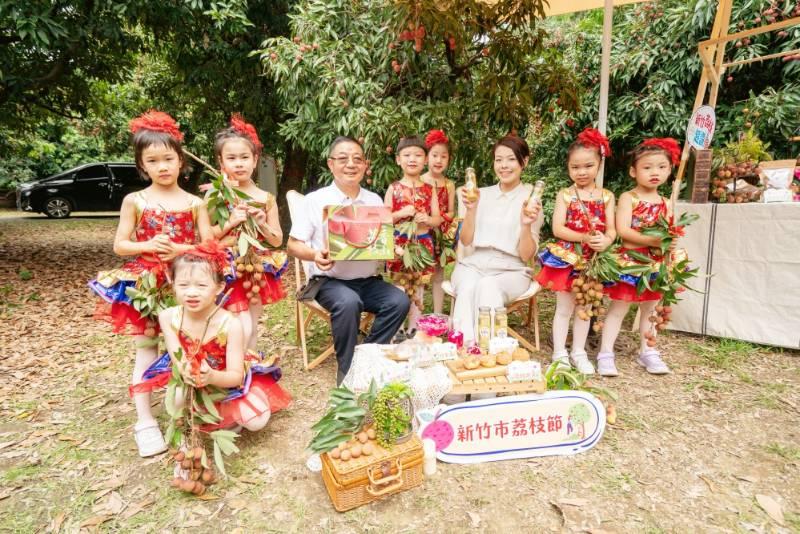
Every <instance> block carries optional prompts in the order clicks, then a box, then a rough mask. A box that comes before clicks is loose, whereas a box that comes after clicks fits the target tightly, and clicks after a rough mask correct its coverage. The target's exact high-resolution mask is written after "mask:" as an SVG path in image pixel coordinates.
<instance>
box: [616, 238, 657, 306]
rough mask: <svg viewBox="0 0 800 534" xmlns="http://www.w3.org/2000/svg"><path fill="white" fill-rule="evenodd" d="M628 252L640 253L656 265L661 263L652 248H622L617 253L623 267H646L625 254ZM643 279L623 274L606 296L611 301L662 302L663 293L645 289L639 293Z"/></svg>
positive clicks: (638, 276)
mask: <svg viewBox="0 0 800 534" xmlns="http://www.w3.org/2000/svg"><path fill="white" fill-rule="evenodd" d="M628 250H633V251H635V252H638V253H639V254H643V255H645V256H647V257H649V258H651V259H652V261H653V262H655V264H656V268H657V262H660V261H661V258H660V257H656V256H654V255H653V253H652V251H651V249H650V247H637V248H633V249H627V248H624V247H620V248H619V249H618V250H617V253H618V254H619V256H620V259H621V262H624V263H623V266H625V265H646V264H644V263H642V262H640V261H637V260H635V259H633V258H631V257H630V256H627V255H626V254H625V253H626V252H627V251H628ZM640 279H641V276H640V275H630V274H623V275H622V276H621V277H620V279H619V280H618V281H617V282H616V283H615V284H614V285H612V286H609V287H607V288H606V290H605V294H606V295H608V297H609V298H610V299H611V300H621V301H624V302H648V301H652V300H661V293H658V292H656V291H650V290H649V289H645V290H644V291H642V292H641V293H638V292H637V290H636V288H637V287H638V285H639V281H640Z"/></svg>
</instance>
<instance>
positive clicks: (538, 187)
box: [525, 180, 544, 211]
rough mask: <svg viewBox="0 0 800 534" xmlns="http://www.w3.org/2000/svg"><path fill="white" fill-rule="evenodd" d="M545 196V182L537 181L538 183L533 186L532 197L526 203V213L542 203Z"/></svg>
mask: <svg viewBox="0 0 800 534" xmlns="http://www.w3.org/2000/svg"><path fill="white" fill-rule="evenodd" d="M543 194H544V180H536V183H535V184H534V185H533V191H531V196H530V197H529V198H528V201H527V202H526V203H525V211H530V210H532V209H533V207H534V206H535V205H536V203H537V202H541V201H542V195H543Z"/></svg>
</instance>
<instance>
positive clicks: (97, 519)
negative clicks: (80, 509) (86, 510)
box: [81, 515, 111, 528]
mask: <svg viewBox="0 0 800 534" xmlns="http://www.w3.org/2000/svg"><path fill="white" fill-rule="evenodd" d="M109 519H111V516H110V515H95V516H92V517H90V518H89V519H87V520H85V521H84V522H83V523H81V528H84V527H96V526H97V525H102V524H103V523H105V522H106V521H108V520H109Z"/></svg>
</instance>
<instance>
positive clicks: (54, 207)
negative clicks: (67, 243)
mask: <svg viewBox="0 0 800 534" xmlns="http://www.w3.org/2000/svg"><path fill="white" fill-rule="evenodd" d="M148 185H150V182H149V181H148V180H144V179H143V178H142V177H141V176H140V175H139V171H137V170H136V166H135V165H134V164H133V163H89V164H86V165H81V166H80V167H75V168H74V169H70V170H68V171H65V172H62V173H59V174H56V175H54V176H50V177H48V178H44V179H42V180H37V181H34V182H28V183H25V184H22V185H20V186H19V187H17V208H18V209H20V210H23V211H36V212H40V213H44V214H46V215H47V216H48V217H53V218H56V219H61V218H64V217H69V214H70V213H71V212H73V211H115V210H119V209H120V206H122V199H123V198H125V195H127V194H128V193H132V192H134V191H138V190H140V189H144V188H145V187H147V186H148Z"/></svg>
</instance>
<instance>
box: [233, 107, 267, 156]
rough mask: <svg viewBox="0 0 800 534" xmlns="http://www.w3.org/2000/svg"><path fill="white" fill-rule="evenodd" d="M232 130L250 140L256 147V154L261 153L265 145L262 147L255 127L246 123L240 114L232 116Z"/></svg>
mask: <svg viewBox="0 0 800 534" xmlns="http://www.w3.org/2000/svg"><path fill="white" fill-rule="evenodd" d="M231 128H233V129H234V130H236V131H237V132H239V133H240V134H242V135H243V136H245V137H246V138H248V139H249V140H250V142H251V143H253V145H254V146H255V147H256V152H261V149H262V148H263V147H264V145H262V144H261V141H260V140H259V139H258V132H256V128H255V126H253V125H252V124H250V123H249V122H247V121H245V120H244V117H242V116H241V115H240V114H239V113H234V114H233V115H231Z"/></svg>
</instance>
